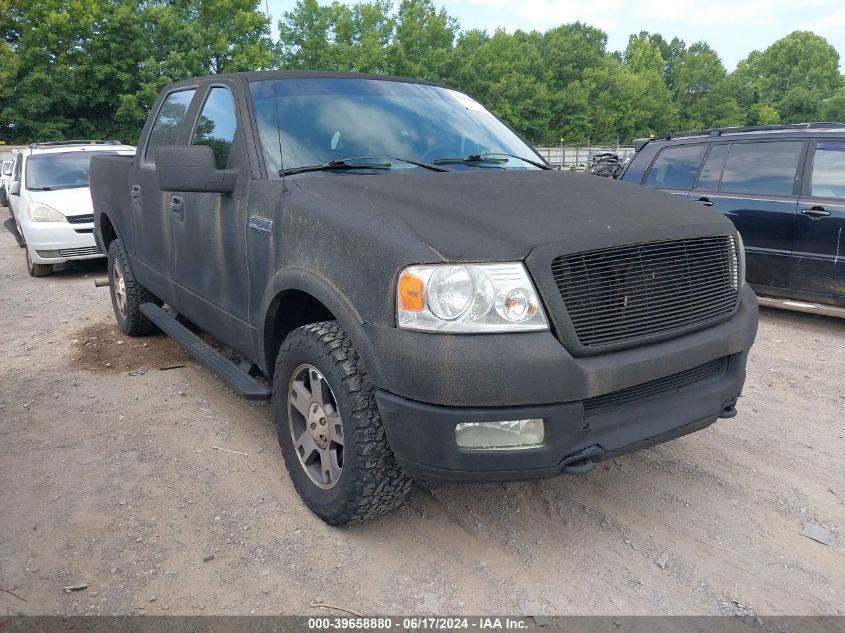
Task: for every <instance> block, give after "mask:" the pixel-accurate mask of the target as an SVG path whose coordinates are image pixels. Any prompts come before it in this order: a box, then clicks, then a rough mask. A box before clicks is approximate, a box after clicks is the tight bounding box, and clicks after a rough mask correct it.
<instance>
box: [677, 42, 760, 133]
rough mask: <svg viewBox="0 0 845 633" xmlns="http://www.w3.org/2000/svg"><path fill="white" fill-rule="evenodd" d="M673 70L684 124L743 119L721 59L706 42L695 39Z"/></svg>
mask: <svg viewBox="0 0 845 633" xmlns="http://www.w3.org/2000/svg"><path fill="white" fill-rule="evenodd" d="M672 74H673V80H672V88H673V93H674V100H675V103H676V105H677V106H678V110H679V114H680V127H681V128H683V129H701V128H709V127H726V126H731V125H740V124H742V123H743V122H744V120H745V113H744V112H743V111H742V108H740V106H739V103H738V102H737V100H736V99H735V98H734V97H733V96H732V95H731V94H730V86H729V85H728V83H727V72H726V71H725V67H724V66H723V65H722V60H721V59H719V56H718V55H717V54H716V51H714V50H713V49H712V48H710V46H708V45H707V44H705V43H704V42H696V43H694V44H692V45H691V46H690V47H689V48H688V49H686V50H685V51H684V53H683V55H681V56H680V58H679V59H678V60H677V61H676V62H675V64H674V67H673V69H672Z"/></svg>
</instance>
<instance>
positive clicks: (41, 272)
mask: <svg viewBox="0 0 845 633" xmlns="http://www.w3.org/2000/svg"><path fill="white" fill-rule="evenodd" d="M24 248H25V249H26V250H25V252H26V270H27V272H28V273H29V274H30V276H31V277H49V276H50V275H52V274H53V264H36V263H35V262H33V261H32V258H31V257H30V256H29V246H25V247H24Z"/></svg>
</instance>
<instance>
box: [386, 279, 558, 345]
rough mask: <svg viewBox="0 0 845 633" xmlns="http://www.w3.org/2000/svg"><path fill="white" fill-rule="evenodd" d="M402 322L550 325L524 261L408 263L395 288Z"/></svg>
mask: <svg viewBox="0 0 845 633" xmlns="http://www.w3.org/2000/svg"><path fill="white" fill-rule="evenodd" d="M396 306H397V309H396V321H397V323H398V324H399V327H401V328H405V329H408V330H420V331H424V332H454V333H479V332H487V333H493V332H529V331H537V330H547V329H549V324H548V322H547V321H546V315H545V314H544V313H543V307H542V306H541V305H540V299H539V297H538V295H537V291H536V290H535V289H534V284H533V283H532V282H531V278H530V277H529V276H528V272H527V271H526V270H525V266H524V265H523V264H522V263H519V262H515V263H506V264H437V265H429V266H410V267H409V268H406V269H405V270H403V271H402V273H401V274H400V275H399V283H398V285H397V290H396Z"/></svg>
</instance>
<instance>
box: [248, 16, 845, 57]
mask: <svg viewBox="0 0 845 633" xmlns="http://www.w3.org/2000/svg"><path fill="white" fill-rule="evenodd" d="M346 1H347V2H349V1H352V2H354V1H355V0H346ZM265 2H266V3H267V5H268V6H269V10H270V15H271V18H272V20H273V24H274V25H275V24H276V23H277V22H278V20H279V18H280V17H281V16H282V14H283V13H284V12H285V11H289V10H290V9H292V8H293V7H294V5H295V0H262V2H261V5H262V8H263V5H264V3H265ZM321 3H324V0H321ZM325 3H326V4H328V2H325ZM435 4H436V5H437V6H438V7H440V6H443V7H445V8H446V11H447V12H448V13H449V15H452V16H454V17H456V18H458V20H459V21H460V25H461V28H462V29H464V30H467V29H473V28H479V29H486V30H488V31H491V32H492V31H494V30H495V29H497V28H504V29H505V30H507V31H514V30H516V29H522V30H539V31H545V30H547V29H549V28H553V27H555V26H557V25H559V24H563V23H566V22H574V21H576V20H580V21H581V22H586V23H587V24H591V25H593V26H597V27H599V28H601V29H603V30H604V31H605V32H607V34H608V49H609V50H624V48H625V46H626V45H627V43H628V36H629V35H630V34H631V33H638V32H640V31H649V32H652V33H654V32H657V33H660V34H661V35H663V36H664V37H665V38H666V39H667V40H670V39H671V38H672V37H674V36H678V37H680V38H681V39H682V40H684V41H685V42H686V43H687V44H688V45H689V44H691V43H693V42H696V41H699V40H703V41H705V42H707V43H708V44H710V46H712V47H713V48H714V49H715V50H716V51H717V52H718V53H719V55H720V56H721V58H722V61H723V63H724V64H725V66H726V68H727V69H728V70H733V69H734V68H735V67H736V64H737V62H739V61H740V60H742V59H744V58H745V57H747V56H748V53H749V52H751V51H752V50H763V49H765V48H766V47H768V46H769V45H770V44H772V43H773V42H774V41H775V40H777V39H779V38H781V37H783V36H784V35H787V34H788V33H791V32H792V31H795V30H808V31H813V32H814V33H816V34H818V35H821V36H823V37H825V38H827V41H828V42H830V43H831V44H832V45H833V46H834V47H835V48H836V50H837V51H838V52H839V55H840V59H841V58H843V57H845V0H800V1H796V0H718V1H716V2H711V1H709V0H587V1H584V0H580V1H579V0H530V1H522V2H521V1H519V0H435ZM842 62H843V63H841V64H840V68H842V69H845V59H843V60H842Z"/></svg>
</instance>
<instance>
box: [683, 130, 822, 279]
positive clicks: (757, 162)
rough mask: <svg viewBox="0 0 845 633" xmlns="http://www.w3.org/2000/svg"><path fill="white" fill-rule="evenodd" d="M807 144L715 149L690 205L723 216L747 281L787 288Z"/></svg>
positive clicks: (787, 142)
mask: <svg viewBox="0 0 845 633" xmlns="http://www.w3.org/2000/svg"><path fill="white" fill-rule="evenodd" d="M806 145H807V143H806V142H805V141H802V140H783V141H781V140H778V139H775V140H760V141H737V142H733V143H729V142H724V143H714V144H713V146H712V148H711V150H710V152H709V154H708V156H707V160H706V161H705V163H704V165H703V166H702V169H701V174H700V175H699V177H698V180H697V182H696V184H695V187H694V188H693V190H692V192H691V193H690V199H691V200H693V201H696V202H699V203H700V204H703V205H706V206H710V207H712V208H714V209H717V210H719V211H721V212H722V213H724V214H725V215H726V216H727V217H728V218H730V219H731V221H732V222H733V223H734V225H735V226H736V228H737V230H738V231H739V232H740V235H742V239H743V242H745V252H746V261H747V266H746V279H747V280H748V282H749V283H752V284H755V285H758V286H769V287H776V288H786V287H788V285H789V266H790V258H791V255H792V239H793V231H794V224H795V217H796V213H797V209H798V193H799V191H800V176H801V172H802V164H803V159H804V156H805V153H806Z"/></svg>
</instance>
